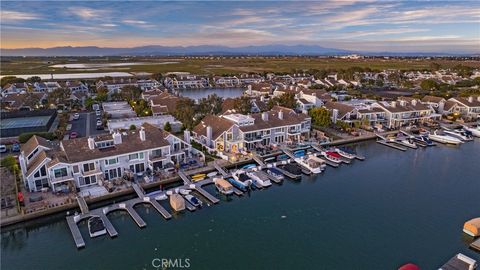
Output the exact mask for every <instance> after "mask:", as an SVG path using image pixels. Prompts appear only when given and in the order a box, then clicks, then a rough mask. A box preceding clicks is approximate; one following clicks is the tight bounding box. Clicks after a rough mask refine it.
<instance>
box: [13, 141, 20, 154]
mask: <svg viewBox="0 0 480 270" xmlns="http://www.w3.org/2000/svg"><path fill="white" fill-rule="evenodd" d="M12 152H20V144H19V143H14V144H12Z"/></svg>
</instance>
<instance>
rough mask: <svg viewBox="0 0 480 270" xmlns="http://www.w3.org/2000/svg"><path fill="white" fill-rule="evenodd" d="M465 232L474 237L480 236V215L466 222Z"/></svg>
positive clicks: (464, 225)
mask: <svg viewBox="0 0 480 270" xmlns="http://www.w3.org/2000/svg"><path fill="white" fill-rule="evenodd" d="M463 232H464V233H466V234H468V235H470V236H472V237H477V236H480V217H478V218H474V219H471V220H469V221H467V222H465V224H463Z"/></svg>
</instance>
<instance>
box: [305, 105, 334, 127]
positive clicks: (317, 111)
mask: <svg viewBox="0 0 480 270" xmlns="http://www.w3.org/2000/svg"><path fill="white" fill-rule="evenodd" d="M308 115H310V117H311V118H312V123H313V124H314V125H315V126H320V127H328V126H329V125H330V124H331V123H332V119H331V115H330V111H328V110H327V109H325V108H323V107H316V108H312V109H310V110H309V111H308Z"/></svg>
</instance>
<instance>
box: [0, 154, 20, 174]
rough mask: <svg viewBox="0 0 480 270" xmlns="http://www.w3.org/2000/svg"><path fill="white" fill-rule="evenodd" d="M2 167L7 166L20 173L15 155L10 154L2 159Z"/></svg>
mask: <svg viewBox="0 0 480 270" xmlns="http://www.w3.org/2000/svg"><path fill="white" fill-rule="evenodd" d="M1 165H2V167H5V168H7V169H8V170H9V171H10V172H11V173H16V174H18V173H19V171H20V169H19V168H18V164H17V160H16V159H15V157H14V156H12V155H8V156H6V157H5V158H4V159H2V161H1Z"/></svg>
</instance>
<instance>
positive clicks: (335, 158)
mask: <svg viewBox="0 0 480 270" xmlns="http://www.w3.org/2000/svg"><path fill="white" fill-rule="evenodd" d="M322 156H324V157H325V159H327V160H329V161H331V162H333V163H337V164H340V163H342V162H343V161H342V160H341V159H340V154H338V153H337V152H332V151H326V152H322Z"/></svg>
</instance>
